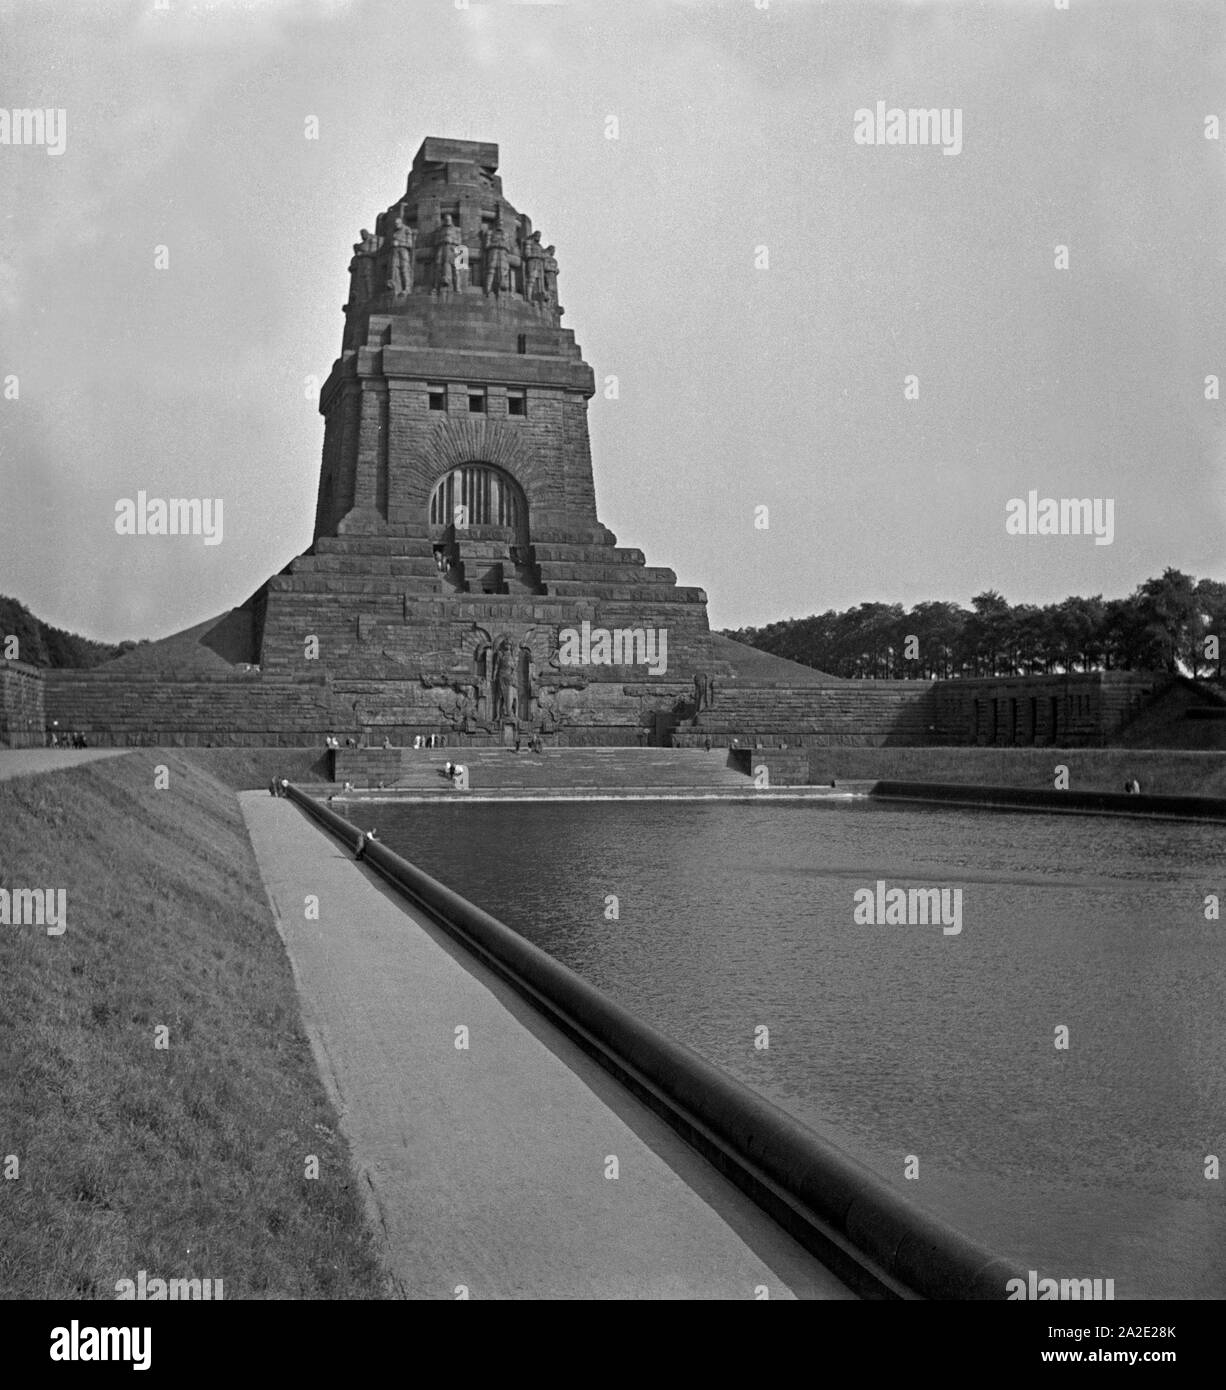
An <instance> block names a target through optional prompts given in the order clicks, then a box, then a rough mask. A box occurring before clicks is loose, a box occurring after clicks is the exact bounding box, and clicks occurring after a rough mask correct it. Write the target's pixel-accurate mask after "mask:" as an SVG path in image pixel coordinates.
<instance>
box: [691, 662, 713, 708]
mask: <svg viewBox="0 0 1226 1390" xmlns="http://www.w3.org/2000/svg"><path fill="white" fill-rule="evenodd" d="M704 706H705V707H706V708H707V709H710V708H711V701H710V698H709V692H708V687H707V676H706V672H705V671H697V672H695V674H694V713H695V714H697V713H698V712H699V710H701V709H702V708H703V707H704Z"/></svg>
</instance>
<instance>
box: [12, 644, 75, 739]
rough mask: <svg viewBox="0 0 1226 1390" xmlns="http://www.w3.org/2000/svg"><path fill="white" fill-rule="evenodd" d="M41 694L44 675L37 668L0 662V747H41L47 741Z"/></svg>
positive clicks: (17, 663)
mask: <svg viewBox="0 0 1226 1390" xmlns="http://www.w3.org/2000/svg"><path fill="white" fill-rule="evenodd" d="M43 693H44V687H43V673H42V671H41V670H40V669H39V668H38V667H37V666H29V665H27V664H26V663H25V662H24V661H0V747H5V748H41V747H42V746H43V744H44V743H45V742H46V739H47V733H46V731H47V716H46V712H45V710H44V706H43ZM61 727H64V728H68V727H70V726H68V725H63V724H62V725H61ZM71 727H74V728H75V727H76V726H75V725H74V726H71Z"/></svg>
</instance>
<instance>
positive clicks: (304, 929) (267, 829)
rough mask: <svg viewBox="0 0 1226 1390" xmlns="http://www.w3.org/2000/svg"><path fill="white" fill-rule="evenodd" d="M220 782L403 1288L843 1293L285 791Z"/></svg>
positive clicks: (745, 1295)
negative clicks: (315, 905) (460, 1041)
mask: <svg viewBox="0 0 1226 1390" xmlns="http://www.w3.org/2000/svg"><path fill="white" fill-rule="evenodd" d="M239 800H240V803H241V805H242V809H243V815H244V816H245V817H246V820H247V826H248V829H249V831H250V834H251V841H252V844H253V846H254V847H255V853H256V857H257V859H258V861H259V865H260V870H261V873H262V874H263V878H264V883H265V886H266V888H267V890H268V895H269V898H270V900H271V902H272V904H273V908H274V911H275V914H276V917H277V922H278V929H279V930H280V932H281V935H282V938H283V940H284V941H285V944H286V948H287V950H288V952H289V956H290V960H291V962H292V964H293V968H294V974H295V978H296V980H297V983H298V989H299V994H300V998H301V1001H302V1008H303V1018H304V1022H305V1025H306V1028H307V1032H308V1034H309V1036H310V1039H311V1044H312V1047H313V1049H314V1051H315V1055H316V1058H317V1060H318V1062H319V1065H320V1069H321V1071H322V1073H323V1075H324V1080H325V1083H326V1084H327V1085H328V1088H329V1090H330V1091H331V1093H332V1095H333V1099H334V1101H335V1102H336V1105H337V1108H338V1111H339V1113H340V1115H341V1124H342V1128H343V1130H344V1132H345V1135H346V1137H347V1138H348V1140H349V1143H350V1146H351V1148H352V1151H353V1156H354V1161H355V1163H356V1165H357V1168H358V1172H359V1174H360V1177H361V1181H362V1183H363V1186H364V1187H366V1186H367V1185H368V1190H369V1192H371V1193H373V1197H374V1203H375V1205H376V1207H377V1219H378V1220H379V1221H380V1222H381V1224H382V1227H383V1230H384V1233H385V1235H386V1242H387V1251H386V1258H387V1260H388V1263H389V1265H390V1267H391V1268H392V1270H393V1271H394V1273H395V1274H396V1276H397V1278H398V1279H399V1280H400V1282H401V1284H402V1285H403V1288H404V1292H405V1294H406V1295H407V1296H409V1297H414V1298H430V1297H434V1298H455V1297H457V1293H456V1289H457V1286H459V1285H464V1286H465V1287H466V1288H467V1289H468V1290H469V1294H470V1296H471V1297H472V1298H549V1299H565V1298H645V1299H666V1298H730V1299H752V1298H754V1297H755V1291H756V1290H757V1289H758V1288H759V1286H761V1285H765V1286H766V1287H767V1289H768V1290H769V1296H770V1297H771V1298H792V1297H801V1298H847V1297H850V1296H851V1295H850V1294H849V1293H848V1291H847V1290H846V1288H845V1287H844V1286H843V1285H842V1284H841V1283H839V1281H838V1280H836V1279H835V1278H834V1276H833V1275H832V1274H830V1273H829V1272H828V1271H827V1270H825V1269H823V1268H822V1267H821V1266H820V1265H818V1264H817V1262H816V1261H815V1260H813V1259H812V1257H810V1256H809V1255H808V1254H807V1253H806V1252H805V1251H803V1250H802V1249H801V1248H800V1247H799V1246H797V1245H796V1244H795V1243H794V1242H793V1241H791V1240H790V1238H788V1237H787V1236H786V1235H784V1234H783V1233H782V1232H780V1231H779V1230H778V1229H777V1228H776V1227H775V1226H774V1225H773V1223H772V1222H770V1221H769V1220H768V1219H767V1218H766V1217H765V1216H763V1215H762V1213H761V1212H759V1211H758V1209H757V1208H756V1207H754V1206H753V1204H752V1203H750V1202H749V1201H748V1199H747V1198H745V1197H744V1196H743V1195H742V1194H741V1193H740V1192H738V1191H737V1190H736V1189H735V1188H733V1187H732V1186H731V1184H729V1183H728V1182H726V1180H725V1179H723V1178H722V1177H721V1176H720V1175H719V1174H718V1173H716V1171H715V1170H714V1169H713V1168H712V1167H711V1166H710V1165H709V1164H707V1163H706V1162H705V1161H703V1160H702V1159H700V1158H699V1157H698V1156H697V1155H696V1154H694V1153H693V1151H692V1150H690V1149H688V1148H687V1147H686V1145H685V1144H684V1143H682V1141H681V1140H680V1139H679V1138H677V1136H676V1135H674V1134H673V1133H672V1131H671V1130H669V1129H668V1128H667V1126H666V1125H664V1123H663V1122H662V1121H661V1120H659V1119H658V1118H657V1117H656V1116H655V1115H653V1114H652V1113H651V1112H650V1111H648V1110H647V1109H646V1108H645V1107H644V1106H642V1105H641V1104H640V1103H639V1102H638V1101H636V1100H635V1099H634V1098H633V1097H631V1096H629V1095H628V1094H627V1093H626V1092H625V1091H624V1090H623V1089H622V1087H621V1086H620V1085H618V1084H617V1083H616V1082H615V1081H614V1080H613V1079H612V1078H611V1077H610V1076H608V1075H607V1073H605V1072H603V1071H602V1070H601V1069H600V1068H599V1067H598V1066H597V1065H596V1064H595V1062H593V1061H592V1060H591V1059H590V1058H588V1057H587V1056H586V1055H585V1054H584V1053H582V1052H580V1051H579V1049H578V1048H577V1047H575V1046H574V1045H573V1044H572V1043H570V1042H569V1041H568V1040H567V1039H566V1038H564V1037H563V1036H562V1035H561V1034H560V1033H558V1032H557V1031H556V1030H555V1029H554V1028H552V1027H551V1026H550V1025H549V1024H547V1023H545V1022H544V1021H543V1020H542V1019H541V1018H540V1017H539V1016H538V1015H537V1014H536V1013H535V1012H534V1011H533V1010H532V1009H531V1008H530V1007H529V1006H528V1005H527V1004H526V1003H524V1002H523V1001H522V1000H520V999H519V997H518V996H517V995H515V994H514V992H513V991H512V990H511V989H510V988H509V986H507V985H506V984H505V983H504V982H502V981H500V980H498V979H497V978H496V977H495V976H494V975H492V974H491V973H490V972H489V971H488V970H486V969H485V968H484V967H482V966H481V965H479V964H478V963H477V962H476V961H474V960H470V959H469V957H468V956H467V953H465V952H463V951H462V950H461V949H460V948H459V947H458V946H456V945H455V943H453V942H452V941H450V939H449V938H447V937H446V935H445V934H444V933H442V932H441V931H440V930H439V929H438V928H437V927H436V926H434V925H433V924H432V923H430V922H429V921H428V920H427V919H426V918H425V917H424V916H422V915H420V914H417V913H415V912H414V911H413V910H411V909H409V908H408V907H407V906H406V905H404V904H403V903H402V900H400V899H399V898H398V897H395V896H393V895H392V894H391V892H390V890H389V889H388V888H387V887H386V885H384V884H383V882H382V880H380V879H379V878H378V877H377V876H376V875H375V874H374V873H373V872H372V871H371V870H369V869H367V868H364V867H362V866H360V865H358V864H355V863H354V861H353V859H352V857H351V856H350V854H349V853H348V852H347V851H346V850H343V849H342V848H341V847H340V846H339V845H338V844H337V843H336V842H335V841H334V840H333V839H332V838H331V837H330V836H329V835H327V834H325V833H324V832H323V831H322V830H321V829H319V828H318V827H317V826H315V825H314V824H312V823H311V822H310V821H308V820H307V819H306V818H305V817H304V816H303V814H302V813H301V812H300V811H299V810H298V809H297V808H296V807H295V806H294V805H293V804H292V803H291V802H289V801H284V800H281V799H277V798H273V797H270V796H269V795H268V794H267V793H266V792H244V793H243V794H242V795H241V796H240V798H239ZM308 894H315V895H317V896H318V898H319V904H320V911H319V917H320V920H319V921H317V922H316V921H307V920H306V919H305V912H304V900H305V898H306V896H307V895H308ZM461 1026H463V1027H465V1028H467V1029H468V1037H469V1047H468V1050H467V1051H462V1050H458V1049H457V1047H456V1045H455V1041H456V1039H455V1030H456V1029H457V1028H459V1027H461ZM611 1156H615V1157H616V1160H617V1168H618V1176H617V1177H616V1178H610V1177H607V1176H606V1172H607V1171H610V1170H611V1165H610V1163H609V1160H610V1157H611Z"/></svg>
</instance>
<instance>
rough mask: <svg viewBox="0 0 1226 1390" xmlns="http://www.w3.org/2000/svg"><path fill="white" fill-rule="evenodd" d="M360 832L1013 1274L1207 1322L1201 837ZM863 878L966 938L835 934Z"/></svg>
mask: <svg viewBox="0 0 1226 1390" xmlns="http://www.w3.org/2000/svg"><path fill="white" fill-rule="evenodd" d="M359 810H360V814H359ZM354 814H355V817H356V818H357V819H358V820H359V821H360V823H362V824H363V825H364V826H365V827H367V828H369V826H371V825H375V826H377V827H378V830H379V837H380V839H381V840H383V842H384V843H385V844H387V845H388V846H389V847H390V848H392V849H395V850H396V851H398V852H399V853H401V854H403V855H404V856H405V857H406V858H407V859H410V860H411V861H413V862H414V863H416V864H418V865H419V866H420V867H422V868H423V869H425V870H426V871H427V872H429V873H431V874H433V875H434V876H435V877H437V878H439V879H441V880H442V881H443V882H445V883H447V884H449V885H450V886H452V887H454V888H456V889H457V890H458V891H459V892H461V893H463V894H464V895H465V896H466V897H468V898H469V899H470V900H472V901H473V902H476V903H478V904H479V905H480V906H482V907H484V908H485V909H486V910H488V911H489V912H492V913H493V914H494V915H495V916H497V917H499V918H501V919H502V920H503V921H505V922H506V923H507V924H508V925H510V926H512V927H514V928H516V930H518V931H519V932H521V933H522V934H523V935H524V936H526V937H528V938H529V939H530V940H531V941H533V942H535V943H536V944H537V945H538V946H540V947H542V948H543V949H544V950H546V951H548V952H550V953H551V954H552V955H553V956H555V957H556V958H557V959H558V960H561V961H563V962H564V963H565V964H567V965H569V966H570V967H571V968H572V969H574V970H576V971H578V972H579V973H580V974H582V975H583V976H585V977H586V978H587V979H588V980H590V981H591V982H592V983H593V984H595V985H597V986H599V987H600V988H601V989H602V990H604V991H605V992H606V993H608V994H609V995H611V996H612V997H613V998H615V999H616V1000H618V1001H619V1002H620V1003H621V1004H623V1005H625V1006H626V1007H627V1008H629V1009H632V1010H633V1011H634V1012H635V1013H637V1014H638V1015H639V1016H640V1017H641V1018H644V1019H646V1020H648V1021H649V1022H650V1023H652V1024H654V1025H655V1026H656V1027H657V1028H659V1029H661V1030H662V1031H664V1032H666V1033H668V1034H670V1035H672V1036H673V1037H674V1038H677V1039H678V1040H680V1041H682V1042H685V1043H687V1044H688V1045H689V1046H691V1047H693V1048H695V1049H696V1050H697V1051H699V1052H701V1053H703V1054H704V1055H705V1056H707V1057H708V1058H710V1059H711V1060H712V1061H714V1062H716V1063H717V1064H719V1065H720V1066H722V1067H723V1068H725V1069H726V1070H727V1071H729V1072H731V1073H732V1074H733V1075H735V1076H737V1077H738V1078H740V1080H742V1081H744V1082H746V1083H747V1084H749V1085H750V1086H753V1087H756V1088H757V1089H758V1090H760V1091H761V1092H762V1093H764V1094H765V1095H767V1096H769V1097H770V1098H771V1099H772V1100H774V1101H775V1102H776V1103H777V1104H778V1105H780V1106H782V1107H783V1108H784V1109H787V1110H789V1111H791V1112H792V1113H793V1114H794V1115H796V1116H797V1117H798V1118H800V1119H802V1120H804V1121H805V1122H806V1123H807V1124H809V1125H811V1126H812V1127H813V1128H814V1129H816V1130H818V1131H819V1132H820V1133H821V1134H823V1135H824V1136H826V1137H827V1138H829V1139H831V1140H833V1141H834V1142H836V1143H839V1144H841V1145H842V1146H843V1147H844V1148H845V1149H847V1150H849V1151H850V1152H852V1153H854V1154H855V1155H856V1156H857V1157H858V1158H860V1159H861V1161H863V1162H865V1163H866V1164H868V1165H869V1166H870V1167H871V1168H873V1169H874V1170H876V1171H877V1172H878V1173H880V1174H881V1175H882V1176H883V1177H885V1178H887V1179H889V1180H891V1181H892V1182H894V1183H895V1184H896V1185H897V1186H898V1188H899V1189H900V1190H901V1191H903V1192H905V1193H906V1195H907V1196H908V1197H910V1198H911V1199H912V1200H915V1201H917V1202H920V1203H922V1204H924V1205H925V1206H927V1207H929V1208H930V1209H931V1210H933V1211H935V1212H937V1213H939V1214H941V1215H943V1216H944V1217H945V1218H946V1219H948V1220H950V1221H951V1222H953V1223H954V1224H955V1225H957V1226H959V1227H960V1228H961V1229H962V1230H964V1231H965V1232H966V1233H967V1234H968V1235H971V1236H973V1237H975V1238H976V1239H978V1240H979V1241H981V1242H982V1243H984V1244H986V1245H988V1246H990V1247H991V1248H993V1249H995V1250H996V1251H998V1252H999V1253H1001V1254H1004V1255H1007V1256H1011V1257H1013V1258H1015V1259H1016V1260H1017V1261H1018V1262H1020V1263H1021V1264H1022V1265H1023V1267H1024V1268H1034V1269H1037V1270H1039V1271H1040V1274H1047V1275H1053V1276H1055V1277H1057V1278H1059V1277H1068V1278H1073V1277H1094V1276H1101V1277H1103V1278H1113V1279H1114V1280H1115V1291H1116V1297H1117V1298H1128V1297H1184V1298H1189V1297H1191V1298H1211V1297H1215V1298H1221V1297H1223V1296H1226V1179H1223V1180H1220V1181H1217V1182H1212V1181H1207V1180H1206V1178H1205V1176H1204V1172H1205V1158H1206V1155H1208V1154H1217V1155H1218V1156H1219V1158H1221V1159H1223V1160H1226V1010H1224V1008H1223V1004H1224V999H1223V988H1222V984H1223V972H1224V969H1226V927H1224V926H1223V924H1222V923H1221V922H1210V921H1206V920H1205V916H1204V898H1205V895H1206V894H1207V893H1211V892H1214V893H1218V894H1219V895H1223V889H1226V873H1224V872H1223V864H1224V862H1226V861H1224V858H1223V854H1222V848H1223V845H1222V841H1223V836H1222V831H1221V828H1220V827H1216V826H1211V825H1196V824H1181V823H1175V822H1153V823H1146V822H1143V821H1140V820H1136V821H1132V820H1125V819H1119V820H1115V819H1108V818H1106V817H1103V818H1099V817H1088V816H1087V817H1080V816H1041V815H1033V814H1018V813H1010V812H991V811H973V812H971V811H957V810H950V809H945V808H931V809H930V808H926V807H921V808H915V807H908V808H906V809H899V808H892V807H885V806H881V805H867V804H864V803H854V804H850V805H848V804H843V805H841V806H822V805H814V804H813V803H802V802H797V803H779V802H775V803H770V804H761V805H753V804H747V803H736V804H732V803H719V802H706V803H704V802H697V803H695V802H687V803H678V802H635V803H616V802H613V803H610V802H599V803H596V802H586V803H575V802H571V803H529V804H523V803H521V804H517V805H513V806H512V805H507V804H496V803H495V804H481V803H469V804H466V805H460V804H446V805H430V806H421V805H417V806H396V807H394V806H388V805H383V806H377V807H361V808H356V809H355V812H354ZM878 879H884V880H885V881H886V882H887V883H888V884H890V885H891V886H893V885H901V886H937V887H948V888H961V889H962V890H963V904H962V931H961V933H960V934H959V935H956V936H955V935H945V934H944V933H943V932H942V930H941V927H940V926H939V925H937V926H865V925H857V924H856V923H855V921H854V919H853V894H854V893H855V890H856V889H857V888H868V887H873V886H874V885H875V883H876V882H877V880H878ZM608 894H615V895H616V896H617V898H618V900H619V911H620V915H619V918H618V920H616V921H610V920H606V916H605V901H606V895H608ZM762 1024H765V1025H766V1026H767V1027H768V1028H769V1030H770V1047H769V1050H767V1051H758V1050H755V1048H754V1045H753V1042H754V1030H755V1028H756V1027H758V1026H759V1025H762ZM1057 1025H1064V1026H1066V1027H1067V1028H1068V1030H1069V1047H1068V1050H1067V1051H1059V1050H1057V1049H1056V1047H1055V1045H1054V1041H1055V1029H1056V1027H1057ZM907 1155H915V1156H916V1157H918V1159H919V1178H918V1180H917V1181H904V1179H903V1168H904V1161H905V1159H906V1157H907Z"/></svg>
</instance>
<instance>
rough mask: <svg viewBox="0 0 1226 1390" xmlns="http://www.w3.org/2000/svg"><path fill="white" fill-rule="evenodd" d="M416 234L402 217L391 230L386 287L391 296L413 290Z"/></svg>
mask: <svg viewBox="0 0 1226 1390" xmlns="http://www.w3.org/2000/svg"><path fill="white" fill-rule="evenodd" d="M416 245H417V232H416V231H415V230H414V229H413V228H412V227H410V226H409V224H408V223H407V222H406V221H405V220H404V218H403V217H398V218H397V219H396V223H395V226H394V227H393V228H392V263H391V267H390V269H391V274H390V275H389V276H388V281H387V287H388V289H389V290H391V292H392V293H393V294H408V293H409V292H410V291H411V290H412V288H413V251H414V249H415V248H416Z"/></svg>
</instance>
